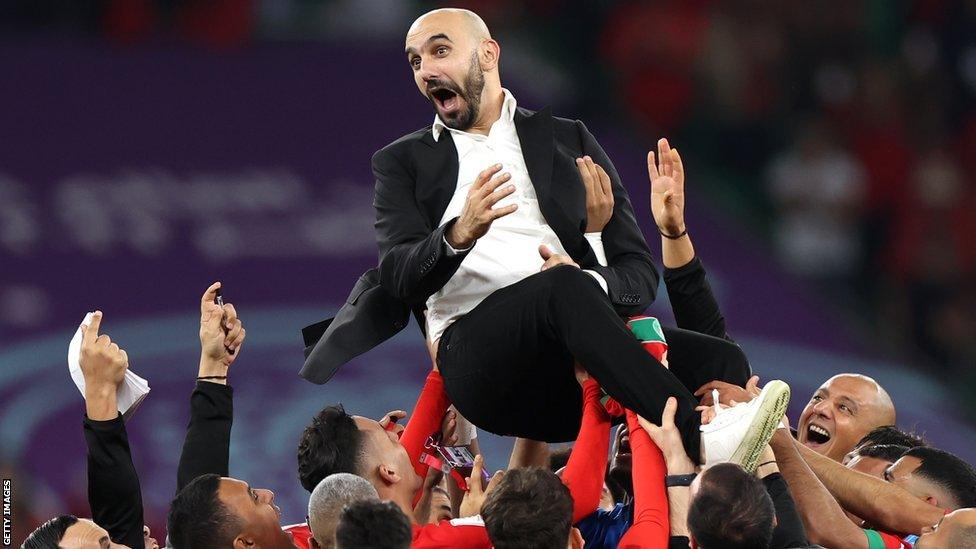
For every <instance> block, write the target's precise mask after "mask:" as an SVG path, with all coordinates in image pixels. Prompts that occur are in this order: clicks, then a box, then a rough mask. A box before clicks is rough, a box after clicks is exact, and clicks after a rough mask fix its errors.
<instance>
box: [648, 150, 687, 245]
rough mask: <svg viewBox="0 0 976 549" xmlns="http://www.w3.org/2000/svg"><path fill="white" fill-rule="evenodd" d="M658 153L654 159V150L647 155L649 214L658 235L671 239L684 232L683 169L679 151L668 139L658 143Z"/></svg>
mask: <svg viewBox="0 0 976 549" xmlns="http://www.w3.org/2000/svg"><path fill="white" fill-rule="evenodd" d="M657 150H658V154H657V158H656V159H655V155H654V151H649V152H648V153H647V175H648V178H649V179H650V180H651V215H653V216H654V221H655V223H657V226H658V229H659V230H660V231H661V232H663V233H664V234H667V235H672V236H674V235H678V234H681V233H682V232H684V230H685V170H684V166H683V165H682V164H681V157H680V156H679V155H678V150H677V149H672V148H671V147H670V146H669V145H668V140H667V139H660V140H659V141H658V142H657ZM659 163H660V165H659Z"/></svg>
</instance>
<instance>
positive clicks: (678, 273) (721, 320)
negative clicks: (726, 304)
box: [664, 256, 733, 341]
mask: <svg viewBox="0 0 976 549" xmlns="http://www.w3.org/2000/svg"><path fill="white" fill-rule="evenodd" d="M664 286H665V287H666V288H667V290H668V299H669V300H670V301H671V309H672V310H673V311H674V320H675V322H677V324H678V327H679V328H682V329H685V330H690V331H692V332H698V333H700V334H706V335H710V336H714V337H719V338H722V339H725V340H728V341H733V340H732V338H731V337H730V336H729V334H728V332H727V331H726V330H725V317H724V316H722V311H721V310H719V308H718V301H716V300H715V295H714V294H713V293H712V287H711V285H710V284H709V283H708V277H707V276H706V275H705V266H704V265H702V262H701V259H699V258H698V257H697V256H696V257H695V258H694V259H692V260H691V261H690V262H688V264H687V265H683V266H681V267H678V268H676V269H664Z"/></svg>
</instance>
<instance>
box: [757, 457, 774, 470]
mask: <svg viewBox="0 0 976 549" xmlns="http://www.w3.org/2000/svg"><path fill="white" fill-rule="evenodd" d="M763 465H776V460H775V459H774V460H772V461H766V462H763V463H760V464H759V465H757V466H756V469H758V468H760V467H762V466H763Z"/></svg>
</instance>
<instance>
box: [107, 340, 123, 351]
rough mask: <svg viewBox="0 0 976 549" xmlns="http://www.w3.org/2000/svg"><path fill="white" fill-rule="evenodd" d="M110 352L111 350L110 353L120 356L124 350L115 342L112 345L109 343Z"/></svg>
mask: <svg viewBox="0 0 976 549" xmlns="http://www.w3.org/2000/svg"><path fill="white" fill-rule="evenodd" d="M108 350H109V351H112V353H113V354H119V352H120V351H121V350H122V349H120V348H119V344H118V343H115V342H114V341H113V342H112V343H109V344H108Z"/></svg>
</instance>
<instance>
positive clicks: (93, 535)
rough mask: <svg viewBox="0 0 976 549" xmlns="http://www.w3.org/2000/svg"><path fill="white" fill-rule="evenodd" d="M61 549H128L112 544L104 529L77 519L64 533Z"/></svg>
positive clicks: (87, 521) (60, 544) (118, 544)
mask: <svg viewBox="0 0 976 549" xmlns="http://www.w3.org/2000/svg"><path fill="white" fill-rule="evenodd" d="M58 547H60V548H62V549H128V546H125V545H122V544H120V543H112V540H111V539H109V537H108V532H106V531H105V529H104V528H102V527H101V526H99V525H97V524H95V523H94V522H92V521H90V520H88V519H78V522H76V523H74V524H72V525H71V526H69V527H68V529H67V530H65V531H64V536H62V537H61V543H59V544H58Z"/></svg>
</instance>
